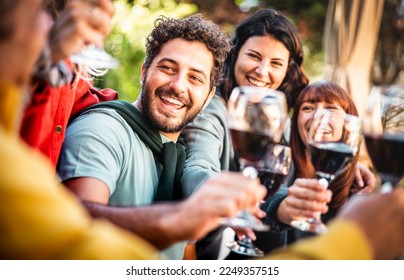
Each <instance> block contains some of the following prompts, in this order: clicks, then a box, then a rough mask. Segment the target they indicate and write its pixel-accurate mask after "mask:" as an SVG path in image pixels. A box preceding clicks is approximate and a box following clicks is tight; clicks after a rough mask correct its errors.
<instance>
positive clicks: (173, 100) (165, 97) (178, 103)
mask: <svg viewBox="0 0 404 280" xmlns="http://www.w3.org/2000/svg"><path fill="white" fill-rule="evenodd" d="M161 99H163V100H165V101H168V102H170V103H172V104H175V105H178V106H184V104H183V103H182V102H180V101H179V100H177V99H174V98H172V97H167V96H162V97H161Z"/></svg>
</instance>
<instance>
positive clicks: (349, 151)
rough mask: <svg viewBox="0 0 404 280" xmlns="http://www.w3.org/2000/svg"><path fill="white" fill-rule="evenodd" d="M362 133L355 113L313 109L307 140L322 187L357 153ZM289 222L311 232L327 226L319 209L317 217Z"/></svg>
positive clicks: (322, 229)
mask: <svg viewBox="0 0 404 280" xmlns="http://www.w3.org/2000/svg"><path fill="white" fill-rule="evenodd" d="M361 136H362V122H361V120H360V119H359V118H358V117H356V116H353V115H349V114H346V113H345V112H342V111H337V110H326V109H324V110H319V111H317V112H316V114H315V116H314V118H313V121H312V124H311V127H310V129H309V134H308V137H307V138H308V139H307V144H308V149H309V154H310V160H311V162H312V164H313V166H314V169H315V171H316V175H317V178H318V179H319V183H320V184H322V185H323V186H324V187H325V188H327V187H328V185H329V184H330V182H331V181H332V180H333V179H334V178H335V177H336V176H338V175H339V174H340V173H341V172H342V171H343V170H344V168H345V167H346V166H347V165H348V164H349V163H350V162H351V160H352V159H353V157H354V156H355V155H356V154H357V153H358V151H359V147H360V143H361ZM291 225H292V226H293V227H295V228H298V229H300V230H302V231H310V232H314V233H323V232H325V231H326V230H327V227H326V226H325V225H324V223H323V222H322V221H321V218H320V213H318V215H317V217H316V218H309V219H307V220H294V221H292V222H291Z"/></svg>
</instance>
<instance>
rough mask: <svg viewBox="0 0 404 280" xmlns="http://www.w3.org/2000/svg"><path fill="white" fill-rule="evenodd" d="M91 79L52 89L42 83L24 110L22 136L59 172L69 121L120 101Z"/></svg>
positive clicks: (112, 92) (114, 94)
mask: <svg viewBox="0 0 404 280" xmlns="http://www.w3.org/2000/svg"><path fill="white" fill-rule="evenodd" d="M92 86H93V82H92V81H91V80H83V79H75V81H74V82H73V83H71V84H68V85H64V86H61V87H56V88H52V87H51V86H50V85H49V84H47V83H45V82H44V83H40V84H39V85H38V86H37V87H36V88H35V90H34V92H33V93H32V98H31V103H30V104H29V105H28V107H27V108H26V110H25V113H24V117H23V122H22V126H21V137H22V138H23V139H24V140H25V141H26V142H27V143H28V144H29V145H31V146H32V147H35V148H38V149H39V150H40V151H41V152H42V153H43V154H45V155H46V156H47V157H48V158H49V159H50V160H51V162H52V164H53V166H54V167H55V169H56V164H57V162H58V159H59V155H60V150H61V148H62V143H63V140H64V138H65V132H66V126H67V124H68V121H69V118H70V117H72V116H74V115H75V114H76V113H78V112H80V111H81V110H82V109H84V108H86V107H88V106H90V105H92V104H95V103H99V102H101V101H109V100H114V99H117V98H118V94H117V92H116V91H114V90H111V89H103V90H96V89H95V88H93V87H92Z"/></svg>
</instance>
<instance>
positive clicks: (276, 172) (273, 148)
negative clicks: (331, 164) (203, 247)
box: [226, 144, 292, 257]
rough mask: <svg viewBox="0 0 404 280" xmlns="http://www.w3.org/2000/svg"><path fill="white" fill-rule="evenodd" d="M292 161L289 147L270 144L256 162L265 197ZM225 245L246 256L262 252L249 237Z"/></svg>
mask: <svg viewBox="0 0 404 280" xmlns="http://www.w3.org/2000/svg"><path fill="white" fill-rule="evenodd" d="M291 163H292V151H291V149H290V147H288V146H284V145H279V144H270V145H268V146H267V150H266V152H265V154H264V156H263V157H262V158H261V160H259V161H258V162H256V165H255V166H254V168H255V169H256V170H257V171H258V177H259V179H260V181H261V184H263V185H264V186H265V187H266V188H267V195H266V198H265V200H266V199H267V198H270V197H271V196H272V195H274V194H275V193H276V192H277V190H278V189H279V187H280V185H281V183H282V182H283V180H284V179H285V177H286V175H287V174H288V173H289V170H290V166H291ZM226 246H227V247H228V248H230V249H231V250H232V251H233V252H235V253H237V254H241V255H246V256H254V257H262V256H263V255H264V252H263V251H262V250H261V249H259V248H257V247H256V246H255V245H254V244H253V242H252V241H251V239H250V238H247V237H245V236H244V237H243V238H241V239H240V240H238V241H231V242H227V243H226Z"/></svg>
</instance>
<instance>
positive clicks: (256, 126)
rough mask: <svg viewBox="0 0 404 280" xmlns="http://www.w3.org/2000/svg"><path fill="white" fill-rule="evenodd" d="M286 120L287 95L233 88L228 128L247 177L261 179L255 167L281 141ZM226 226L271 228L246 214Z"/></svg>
mask: <svg viewBox="0 0 404 280" xmlns="http://www.w3.org/2000/svg"><path fill="white" fill-rule="evenodd" d="M286 118H287V107H286V99H285V96H284V94H283V93H281V92H279V91H276V90H272V89H267V88H257V87H247V86H243V87H236V88H234V89H233V91H232V93H231V95H230V98H229V101H228V126H229V129H230V134H231V137H232V141H233V146H234V150H235V152H236V154H237V156H238V161H239V164H240V169H241V170H242V172H243V175H244V176H248V177H251V178H256V177H257V176H258V171H257V170H256V168H255V167H257V164H258V163H259V162H260V161H262V159H263V156H264V155H265V153H266V151H267V150H268V147H269V146H270V145H273V144H274V143H278V142H280V140H281V138H282V135H283V129H284V126H285V122H286ZM222 223H223V224H224V225H227V226H231V227H233V228H246V227H248V228H251V229H254V230H258V231H263V230H268V229H269V227H268V226H267V225H264V224H262V223H261V222H260V221H258V220H257V219H256V218H255V217H254V216H252V215H251V214H250V213H248V212H246V211H242V212H241V213H240V214H239V215H237V217H233V218H226V219H224V220H223V222H222ZM247 241H248V240H247ZM249 242H251V240H249Z"/></svg>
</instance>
